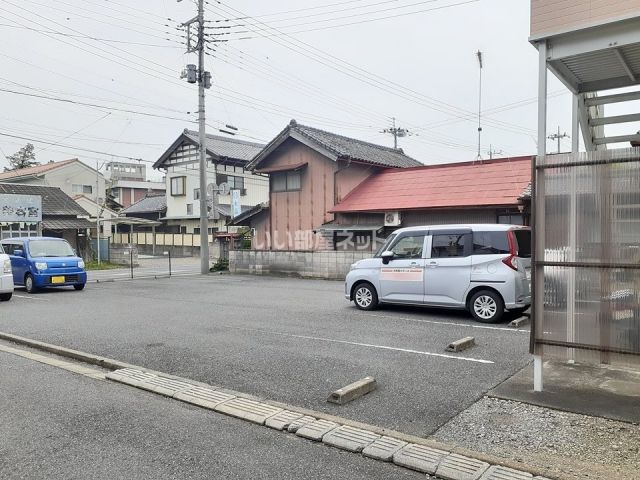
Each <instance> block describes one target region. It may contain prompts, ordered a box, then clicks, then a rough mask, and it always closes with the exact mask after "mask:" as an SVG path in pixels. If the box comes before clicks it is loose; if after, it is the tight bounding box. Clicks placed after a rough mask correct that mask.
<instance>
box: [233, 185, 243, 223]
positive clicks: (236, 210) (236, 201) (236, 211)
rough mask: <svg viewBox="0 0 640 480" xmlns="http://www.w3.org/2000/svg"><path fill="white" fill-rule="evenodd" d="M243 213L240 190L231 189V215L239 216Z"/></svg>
mask: <svg viewBox="0 0 640 480" xmlns="http://www.w3.org/2000/svg"><path fill="white" fill-rule="evenodd" d="M241 213H242V208H241V207H240V190H231V216H232V217H237V216H238V215H240V214H241Z"/></svg>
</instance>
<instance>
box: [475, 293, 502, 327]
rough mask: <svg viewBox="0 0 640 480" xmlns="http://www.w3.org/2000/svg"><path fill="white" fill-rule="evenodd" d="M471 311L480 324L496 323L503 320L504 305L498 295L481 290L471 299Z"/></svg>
mask: <svg viewBox="0 0 640 480" xmlns="http://www.w3.org/2000/svg"><path fill="white" fill-rule="evenodd" d="M469 310H470V311H471V315H473V318H475V319H476V320H477V321H478V322H482V323H496V322H499V321H500V319H501V318H502V314H503V313H504V304H503V303H502V298H500V295H498V294H497V293H495V292H492V291H491V290H480V291H479V292H476V293H475V294H474V295H473V297H471V301H470V302H469Z"/></svg>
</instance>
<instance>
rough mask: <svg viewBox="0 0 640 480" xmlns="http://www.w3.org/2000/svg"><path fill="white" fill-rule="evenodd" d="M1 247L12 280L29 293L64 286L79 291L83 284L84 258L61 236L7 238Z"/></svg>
mask: <svg viewBox="0 0 640 480" xmlns="http://www.w3.org/2000/svg"><path fill="white" fill-rule="evenodd" d="M2 247H3V248H4V251H5V252H6V253H7V255H9V258H10V259H11V269H12V270H13V283H14V284H15V285H16V286H18V285H23V286H24V287H25V288H26V290H27V292H29V293H33V292H36V291H37V290H39V289H41V288H49V287H65V286H73V288H75V289H76V290H82V289H83V288H84V285H85V284H86V283H87V272H86V271H85V269H84V261H83V260H82V258H80V257H78V256H77V255H76V253H75V252H74V250H73V248H71V245H69V243H68V242H67V241H66V240H64V239H62V238H54V237H20V238H7V239H5V240H2Z"/></svg>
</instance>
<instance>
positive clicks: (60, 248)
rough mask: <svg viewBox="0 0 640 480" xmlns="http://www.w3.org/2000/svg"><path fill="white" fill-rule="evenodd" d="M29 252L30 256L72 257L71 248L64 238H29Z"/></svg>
mask: <svg viewBox="0 0 640 480" xmlns="http://www.w3.org/2000/svg"><path fill="white" fill-rule="evenodd" d="M29 253H30V254H31V256H32V257H73V256H75V254H74V253H73V249H72V248H71V245H69V244H68V243H67V242H66V241H65V240H31V241H30V242H29Z"/></svg>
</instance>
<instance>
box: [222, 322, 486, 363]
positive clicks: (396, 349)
mask: <svg viewBox="0 0 640 480" xmlns="http://www.w3.org/2000/svg"><path fill="white" fill-rule="evenodd" d="M221 326H223V327H225V328H231V329H235V330H246V331H250V332H258V333H266V334H271V335H279V336H282V337H291V338H301V339H304V340H318V341H321V342H331V343H341V344H345V345H355V346H357V347H367V348H378V349H381V350H393V351H396V352H404V353H412V354H415V355H426V356H429V357H440V358H450V359H452V360H463V361H465V362H475V363H487V364H493V363H495V362H492V361H491V360H483V359H481V358H471V357H458V356H456V355H447V354H445V353H433V352H422V351H420V350H412V349H410V348H399V347H389V346H387V345H374V344H372V343H361V342H350V341H348V340H336V339H334V338H324V337H312V336H309V335H296V334H293V333H283V332H274V331H272V330H260V329H257V328H248V327H234V326H230V325H221Z"/></svg>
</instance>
